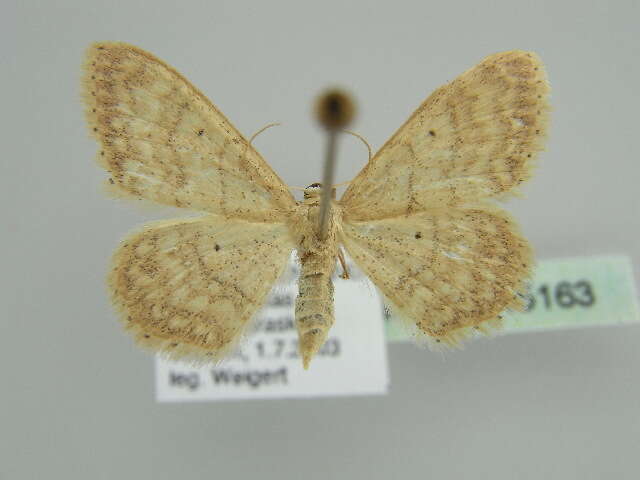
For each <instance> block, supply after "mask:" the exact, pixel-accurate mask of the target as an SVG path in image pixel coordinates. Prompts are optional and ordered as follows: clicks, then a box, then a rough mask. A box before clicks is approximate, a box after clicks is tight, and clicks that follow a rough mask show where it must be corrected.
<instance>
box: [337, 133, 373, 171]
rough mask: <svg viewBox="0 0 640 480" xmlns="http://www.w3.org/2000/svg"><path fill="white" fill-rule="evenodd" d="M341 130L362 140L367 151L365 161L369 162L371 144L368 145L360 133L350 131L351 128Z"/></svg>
mask: <svg viewBox="0 0 640 480" xmlns="http://www.w3.org/2000/svg"><path fill="white" fill-rule="evenodd" d="M342 131H343V132H344V133H348V134H349V135H353V136H354V137H356V138H359V139H360V140H361V141H362V143H364V144H365V145H366V146H367V150H368V151H369V160H367V161H368V162H370V161H371V145H369V142H367V141H366V140H365V139H364V137H363V136H362V135H360V134H358V133H356V132H352V131H351V130H342ZM347 183H348V182H347Z"/></svg>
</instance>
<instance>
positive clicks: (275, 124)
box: [249, 122, 282, 145]
mask: <svg viewBox="0 0 640 480" xmlns="http://www.w3.org/2000/svg"><path fill="white" fill-rule="evenodd" d="M280 125H282V124H281V123H280V122H273V123H269V124H267V125H265V126H264V127H262V128H261V129H260V130H258V131H257V132H256V133H254V134H253V135H251V138H250V139H249V145H251V144H252V143H253V141H254V140H255V138H256V137H257V136H258V135H260V134H261V133H262V132H264V131H265V130H266V129H267V128H271V127H279V126H280Z"/></svg>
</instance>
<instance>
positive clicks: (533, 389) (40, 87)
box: [0, 0, 640, 480]
mask: <svg viewBox="0 0 640 480" xmlns="http://www.w3.org/2000/svg"><path fill="white" fill-rule="evenodd" d="M638 18H640V8H639V7H638V2H628V1H627V2H603V1H598V2H584V1H575V2H561V1H552V2H545V1H536V2H530V3H529V2H527V3H520V2H514V1H513V0H507V1H495V2H489V3H487V4H481V2H469V3H462V2H432V1H419V2H401V1H389V2H384V3H382V2H349V3H347V2H345V3H343V2H333V1H314V2H308V3H307V2H277V1H273V0H270V1H266V2H255V3H246V2H219V1H206V2H205V1H203V2H175V3H172V2H153V3H152V2H148V3H146V2H135V1H133V2H132V1H116V0H113V1H111V2H100V3H97V2H87V1H78V2H3V7H2V19H1V20H0V22H1V23H0V27H1V28H0V60H1V65H2V70H1V73H0V75H1V85H2V88H1V89H0V122H1V123H0V136H1V137H0V140H1V145H2V153H1V160H0V162H1V163H0V164H1V171H0V182H1V185H0V205H1V207H0V208H2V212H1V213H2V215H1V217H0V218H2V237H1V242H2V249H1V252H2V264H1V272H2V273H1V277H0V281H1V282H2V284H1V288H0V294H1V295H2V297H1V298H0V300H1V302H0V305H1V307H0V308H1V309H2V310H1V311H2V318H1V319H0V342H1V344H2V347H1V349H0V478H2V479H30V478H56V479H57V478H65V479H69V478H73V479H76V478H78V479H87V478H91V479H98V478H100V479H102V478H104V479H114V478H136V479H154V480H159V479H174V478H194V479H198V478H261V479H271V478H274V479H275V478H277V479H281V478H297V477H302V478H305V479H320V478H362V479H365V478H367V479H369V478H389V477H397V478H407V477H412V478H470V477H471V476H472V475H474V476H477V477H478V478H494V479H512V478H531V479H538V478H554V479H555V478H558V479H560V478H562V479H567V478H569V479H573V478H575V479H590V478H594V479H595V478H604V477H605V476H607V477H608V476H612V478H617V479H627V478H628V479H632V478H638V475H639V474H640V466H639V465H638V462H639V460H638V447H640V444H639V443H640V441H639V436H638V435H639V434H640V417H639V415H640V413H639V406H640V386H639V385H640V384H639V382H638V381H637V379H638V373H639V372H640V366H639V364H640V348H638V344H639V341H640V329H639V328H637V327H619V328H596V329H588V330H577V331H563V332H554V333H541V334H527V335H515V336H508V337H504V338H501V339H498V340H491V341H477V342H475V343H474V344H472V345H469V346H468V347H467V348H466V349H465V350H464V351H462V352H458V353H454V354H448V355H446V356H445V357H444V359H443V358H442V357H441V356H440V355H436V354H432V353H430V352H428V351H426V350H421V349H417V348H414V347H413V346H411V345H409V344H401V345H400V344H399V345H391V346H390V352H389V356H390V363H391V378H392V384H391V393H390V394H389V395H388V396H386V397H361V398H328V399H316V400H286V401H278V400H275V401H274V400H271V401H243V402H225V403H202V404H188V405H157V404H155V403H154V401H153V384H152V378H153V377H152V361H151V358H150V357H149V356H148V355H147V354H145V353H143V352H141V351H139V350H137V349H135V348H134V347H133V346H132V344H131V342H130V340H129V339H128V338H127V337H126V336H125V335H124V334H122V332H121V331H120V327H119V326H118V324H117V322H116V321H115V318H114V314H113V312H112V310H111V308H110V305H109V304H108V300H107V297H106V295H105V288H104V280H103V278H104V274H105V268H106V261H107V258H108V257H109V255H110V254H111V252H112V250H113V249H114V247H115V246H116V244H117V241H118V239H119V238H120V237H121V236H122V235H124V234H125V233H126V232H127V231H129V230H130V229H131V228H133V227H134V226H136V225H139V224H140V223H142V222H144V221H146V220H149V219H152V218H158V217H161V216H165V212H158V211H141V210H139V209H136V208H134V207H132V206H130V205H127V204H125V203H122V202H117V201H113V200H111V199H109V198H107V197H105V196H104V195H103V193H102V192H101V190H100V184H101V182H102V180H103V179H104V178H105V174H104V172H102V171H101V170H100V169H99V168H98V167H97V166H96V165H95V164H94V162H93V157H94V154H95V151H96V148H97V147H96V144H95V143H94V142H93V141H92V140H90V139H89V138H88V136H87V131H86V127H85V125H84V119H83V117H82V114H81V106H80V102H79V93H78V92H79V87H78V81H79V76H80V73H79V68H80V62H81V59H82V54H83V50H84V49H85V47H86V46H87V45H88V44H89V43H90V42H91V41H94V40H122V41H128V42H130V43H133V44H136V45H139V46H140V47H142V48H145V49H147V50H149V51H151V52H153V53H154V54H156V55H157V56H159V57H160V58H162V59H164V60H166V61H167V62H169V63H170V64H172V65H174V66H175V67H176V68H177V69H178V70H179V71H181V72H183V73H184V74H185V75H186V76H187V77H188V78H189V79H190V80H191V81H192V82H193V83H194V84H195V85H197V86H199V87H200V88H201V89H202V90H203V91H204V92H205V94H207V95H208V96H209V97H210V98H211V99H212V100H213V101H214V102H215V103H216V104H217V105H218V106H219V107H220V108H221V110H222V111H223V112H225V113H226V114H227V116H228V117H229V118H230V119H231V121H232V122H233V123H234V124H235V125H236V126H237V127H238V128H239V129H240V131H242V132H244V133H245V134H246V135H250V134H251V133H252V132H254V131H256V130H257V129H259V128H260V127H262V126H263V125H265V124H266V123H268V122H272V121H282V122H284V126H282V127H279V128H276V129H272V130H269V131H268V132H266V133H264V134H263V135H262V136H261V137H260V138H259V139H258V140H257V141H256V145H257V147H258V149H259V150H261V152H262V153H263V154H264V156H265V157H266V158H267V159H268V160H269V161H270V163H271V164H272V165H273V166H274V168H275V169H276V171H277V172H278V173H279V174H280V175H281V176H282V177H283V179H284V180H285V181H286V182H287V183H289V184H290V185H299V186H304V185H307V184H309V183H311V182H313V181H316V180H318V177H319V174H320V164H321V159H322V155H323V145H324V137H323V136H322V134H321V132H320V131H319V130H318V129H317V128H316V127H315V126H314V124H313V122H312V121H311V118H310V115H309V112H310V104H311V100H312V98H313V97H314V95H315V94H316V93H317V92H318V91H319V90H320V89H322V88H324V87H326V86H327V85H333V84H338V85H342V86H345V87H347V88H349V89H351V91H352V92H354V93H355V95H356V96H357V99H358V100H359V104H360V116H359V120H358V122H357V124H356V125H355V126H354V129H355V130H357V131H358V132H360V133H361V134H363V135H364V136H365V137H366V138H367V139H368V140H369V142H370V143H371V144H372V146H373V147H374V149H375V148H377V147H379V146H381V145H382V143H383V142H384V141H385V140H386V139H387V137H388V136H389V135H390V134H391V133H392V132H393V131H394V130H395V129H396V128H397V127H398V126H399V125H400V124H401V123H402V122H403V121H404V120H405V119H406V117H407V116H408V115H409V114H410V113H411V112H412V111H413V109H414V108H415V107H417V105H418V104H419V103H420V102H421V101H422V100H423V99H424V98H425V97H426V95H427V94H429V93H430V92H431V91H432V89H434V88H435V87H437V86H439V85H440V84H442V83H444V82H445V81H448V80H450V79H452V78H453V77H455V76H456V75H457V74H458V73H461V72H462V71H464V70H465V69H467V68H469V67H470V66H472V65H473V64H475V63H476V62H477V61H479V60H480V59H481V58H483V57H484V56H485V55H487V54H490V53H493V52H496V51H502V50H509V49H513V48H521V49H531V50H535V51H536V52H538V53H539V54H540V55H541V57H542V58H543V60H544V62H545V63H546V65H547V68H548V71H549V76H550V80H551V83H552V87H553V106H554V112H553V125H552V131H551V137H550V141H549V144H548V151H547V152H546V153H545V154H544V155H543V157H542V160H541V166H540V168H539V170H538V172H537V175H536V176H535V178H534V180H533V181H532V182H530V183H529V184H528V185H527V186H526V188H525V192H526V197H525V198H524V199H521V200H516V201H513V202H511V203H510V204H509V209H510V210H511V211H512V212H514V213H515V214H516V215H517V217H518V218H519V219H520V221H521V223H522V226H523V229H524V231H525V233H526V234H527V235H528V237H529V238H530V239H531V241H532V243H533V244H534V246H535V247H536V250H537V254H538V256H539V258H543V259H546V258H553V257H563V256H576V255H592V254H601V253H626V254H629V255H630V256H631V257H632V259H633V262H634V266H635V269H636V271H637V269H638V267H640V247H639V244H638V241H637V237H638V234H639V233H640V227H639V221H638V207H639V205H638V201H637V185H638V180H639V175H638V174H639V173H640V167H638V156H637V148H636V145H637V143H636V140H637V138H638V132H637V128H638V121H639V120H638V111H640V101H639V98H638V94H637V86H638V85H639V84H640V62H639V59H640V42H639V40H638ZM340 159H341V163H340V167H339V172H338V180H339V181H345V180H349V179H350V178H351V177H352V176H353V175H354V174H355V173H356V172H357V171H358V170H359V169H360V168H361V167H362V166H363V165H364V163H365V161H366V151H365V149H364V148H363V146H362V145H361V144H360V143H359V142H358V141H357V140H355V139H351V138H348V137H345V138H343V139H342V140H341V145H340Z"/></svg>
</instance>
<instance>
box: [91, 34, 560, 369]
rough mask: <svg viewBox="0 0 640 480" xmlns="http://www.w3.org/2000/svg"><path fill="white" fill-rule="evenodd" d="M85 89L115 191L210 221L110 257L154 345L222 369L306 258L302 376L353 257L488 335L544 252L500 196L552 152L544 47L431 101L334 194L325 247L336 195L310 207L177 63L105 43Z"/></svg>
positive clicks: (129, 318) (489, 68) (126, 299)
mask: <svg viewBox="0 0 640 480" xmlns="http://www.w3.org/2000/svg"><path fill="white" fill-rule="evenodd" d="M82 85H83V98H84V100H85V104H86V114H87V119H88V123H89V125H90V129H91V132H92V134H93V136H94V137H95V138H96V139H97V140H98V142H99V144H100V149H99V154H98V161H99V163H100V165H101V166H102V167H104V168H105V169H106V170H107V172H108V173H109V175H110V177H109V179H108V181H107V182H108V187H109V188H110V190H111V191H112V193H114V194H116V195H119V196H124V197H130V198H134V199H145V200H149V201H151V202H156V203H159V204H163V205H169V206H173V207H179V208H184V209H188V210H189V211H199V212H202V215H201V216H199V217H196V218H187V219H176V220H167V221H161V222H156V223H151V224H148V225H145V226H144V227H142V228H141V229H140V230H139V231H137V232H135V233H133V234H131V235H129V236H128V237H127V238H125V240H123V242H122V244H121V245H120V247H119V248H118V250H117V251H116V253H115V255H114V257H113V261H112V266H111V270H110V273H109V277H108V284H109V288H110V291H111V295H112V300H113V303H114V305H115V307H116V309H117V310H118V312H119V315H120V318H121V321H122V323H123V324H124V326H125V328H126V329H127V330H128V331H129V332H131V334H132V335H133V336H134V337H135V339H136V341H137V342H138V343H139V344H140V345H142V346H143V347H147V348H149V349H151V350H154V351H159V352H162V353H163V354H165V355H167V356H169V357H172V358H186V359H190V360H195V361H215V360H219V359H221V358H222V357H224V356H225V355H226V354H228V353H230V351H231V350H232V349H233V348H234V347H235V346H236V345H237V342H238V340H239V339H240V338H241V337H242V335H243V333H244V332H245V331H246V330H247V326H248V325H249V324H250V320H251V318H252V316H253V315H254V314H255V313H256V311H257V310H258V309H259V308H260V307H261V305H262V304H263V302H264V301H265V299H266V296H267V294H268V293H269V291H270V290H271V288H272V286H273V284H274V282H275V281H276V279H278V277H279V276H280V275H281V274H282V272H283V271H284V269H285V266H286V265H287V262H288V260H289V258H290V255H291V252H292V250H294V249H295V250H296V251H297V257H298V259H299V262H300V267H301V271H300V277H299V280H298V285H299V294H298V297H297V299H296V305H295V316H296V327H297V330H298V335H299V348H300V355H301V357H302V361H303V364H304V366H305V367H307V366H308V365H309V362H310V360H311V359H312V357H313V356H314V354H315V353H316V352H317V351H318V349H319V348H320V347H321V346H322V344H323V343H324V341H325V339H326V338H327V333H328V331H329V329H330V328H331V326H332V324H333V322H334V307H333V284H332V281H331V275H332V273H333V271H334V269H335V268H336V259H337V258H338V256H339V254H341V248H342V247H343V248H344V249H345V250H346V251H347V252H348V254H349V255H350V256H351V258H352V259H353V260H354V261H355V263H356V264H357V265H358V266H359V268H360V269H361V270H362V271H363V272H364V273H365V274H366V275H367V276H368V277H369V278H370V279H371V280H372V281H373V283H374V284H375V285H376V286H377V287H378V289H379V290H380V291H381V292H382V293H383V294H384V296H385V297H386V299H387V300H388V302H389V303H390V304H391V306H392V307H393V309H394V310H395V312H396V314H398V315H399V316H401V317H402V318H404V319H405V320H406V321H408V322H410V323H411V324H412V325H413V326H414V327H415V330H416V331H417V332H420V334H421V335H423V336H424V337H425V338H426V339H427V340H429V341H430V342H432V343H433V344H438V343H439V344H441V345H455V344H457V343H459V342H460V341H462V340H463V339H465V338H466V337H468V336H470V335H473V334H474V333H475V332H476V331H479V332H482V333H487V332H488V331H490V330H492V329H494V328H496V327H499V324H500V313H501V312H503V311H504V310H505V309H508V308H514V309H515V308H518V307H519V306H520V300H519V295H518V294H519V293H521V292H522V291H523V289H524V288H525V282H526V280H527V279H528V277H529V276H530V272H531V266H532V255H531V249H530V247H529V245H528V243H527V241H526V240H525V239H524V238H523V237H522V236H521V235H520V234H519V233H518V228H517V226H516V224H515V222H514V220H513V219H512V218H511V217H510V216H509V215H508V214H507V213H506V212H505V211H503V210H502V209H501V208H500V207H499V206H497V205H496V204H495V202H494V200H500V199H503V198H505V197H507V196H509V195H510V194H513V193H515V192H516V191H517V188H518V187H519V185H520V184H521V183H522V182H524V181H525V180H527V179H528V178H529V177H530V176H531V173H532V169H533V166H534V162H535V159H536V155H537V153H538V152H539V151H540V150H542V148H543V141H544V138H545V134H546V130H547V124H548V111H549V107H548V94H549V86H548V83H547V79H546V76H545V72H544V68H543V65H542V63H541V62H540V60H539V58H538V57H537V56H536V55H535V54H534V53H529V52H524V51H509V52H504V53H498V54H495V55H491V56H489V57H487V58H485V59H484V60H482V61H481V62H480V63H479V64H478V65H476V66H475V67H473V68H471V69H470V70H468V71H467V72H465V73H463V74H462V75H460V76H459V77H458V78H456V79H455V80H453V81H452V82H450V83H448V84H446V85H444V86H442V87H440V88H438V89H437V90H436V91H435V92H434V93H433V94H431V96H429V97H428V98H427V99H426V100H425V101H424V103H423V104H422V105H420V107H419V108H418V109H417V110H416V111H415V113H413V115H411V117H409V119H408V120H407V121H406V122H405V124H404V125H403V126H401V127H400V129H399V130H398V131H397V132H396V133H395V134H394V135H393V136H392V137H391V138H390V139H389V140H388V141H387V142H386V143H385V144H384V145H383V146H382V148H381V149H380V150H379V151H378V152H377V153H376V154H375V155H374V156H373V157H372V158H371V160H370V161H369V162H368V164H367V165H366V166H365V167H364V168H363V169H362V171H360V173H359V174H358V175H357V176H356V177H355V178H354V179H353V180H352V181H351V182H350V184H349V186H348V188H347V189H346V191H345V193H344V195H343V196H342V197H341V198H340V200H331V205H330V207H329V208H330V210H329V216H328V223H327V230H326V234H325V235H324V236H323V237H324V238H321V237H320V236H319V235H318V230H317V225H318V214H319V209H320V194H321V190H322V186H320V185H318V184H316V185H313V186H311V187H309V188H307V189H306V190H305V194H304V200H303V201H300V202H298V201H296V200H295V199H294V197H293V196H292V194H291V192H290V190H289V188H288V187H287V186H286V185H285V184H284V183H283V181H282V180H281V179H280V177H278V175H277V174H276V173H275V172H274V171H273V170H272V169H271V167H270V166H269V165H268V164H267V163H266V162H265V160H264V159H263V158H262V157H261V156H260V154H259V153H258V152H257V151H256V150H255V149H254V148H253V146H252V145H251V144H250V143H249V142H248V141H247V140H246V139H245V138H244V137H243V136H242V135H241V134H240V133H239V132H238V131H237V130H236V129H235V128H234V127H233V126H232V125H231V123H229V121H228V120H227V119H226V118H225V117H224V115H223V114H222V113H221V112H220V111H219V110H218V109H217V108H216V107H215V106H214V105H213V104H212V103H211V102H210V101H209V100H208V99H207V98H206V97H205V96H204V95H203V94H202V93H200V91H199V90H198V89H197V88H195V87H194V86H193V85H191V84H190V83H189V82H188V81H187V80H186V79H185V78H184V77H183V76H182V75H180V74H179V73H178V72H177V71H176V70H174V69H173V68H171V67H170V66H168V65H167V64H166V63H164V62H162V61H161V60H159V59H157V58H155V57H154V56H153V55H151V54H149V53H147V52H145V51H143V50H141V49H139V48H136V47H134V46H131V45H127V44H124V43H97V44H94V45H92V46H91V47H90V48H89V50H88V52H87V55H86V59H85V64H84V78H83V81H82Z"/></svg>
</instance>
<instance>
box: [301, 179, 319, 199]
mask: <svg viewBox="0 0 640 480" xmlns="http://www.w3.org/2000/svg"><path fill="white" fill-rule="evenodd" d="M321 195H322V184H321V183H312V184H311V185H309V186H308V187H307V188H305V189H304V199H305V200H309V199H314V198H320V196H321Z"/></svg>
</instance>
